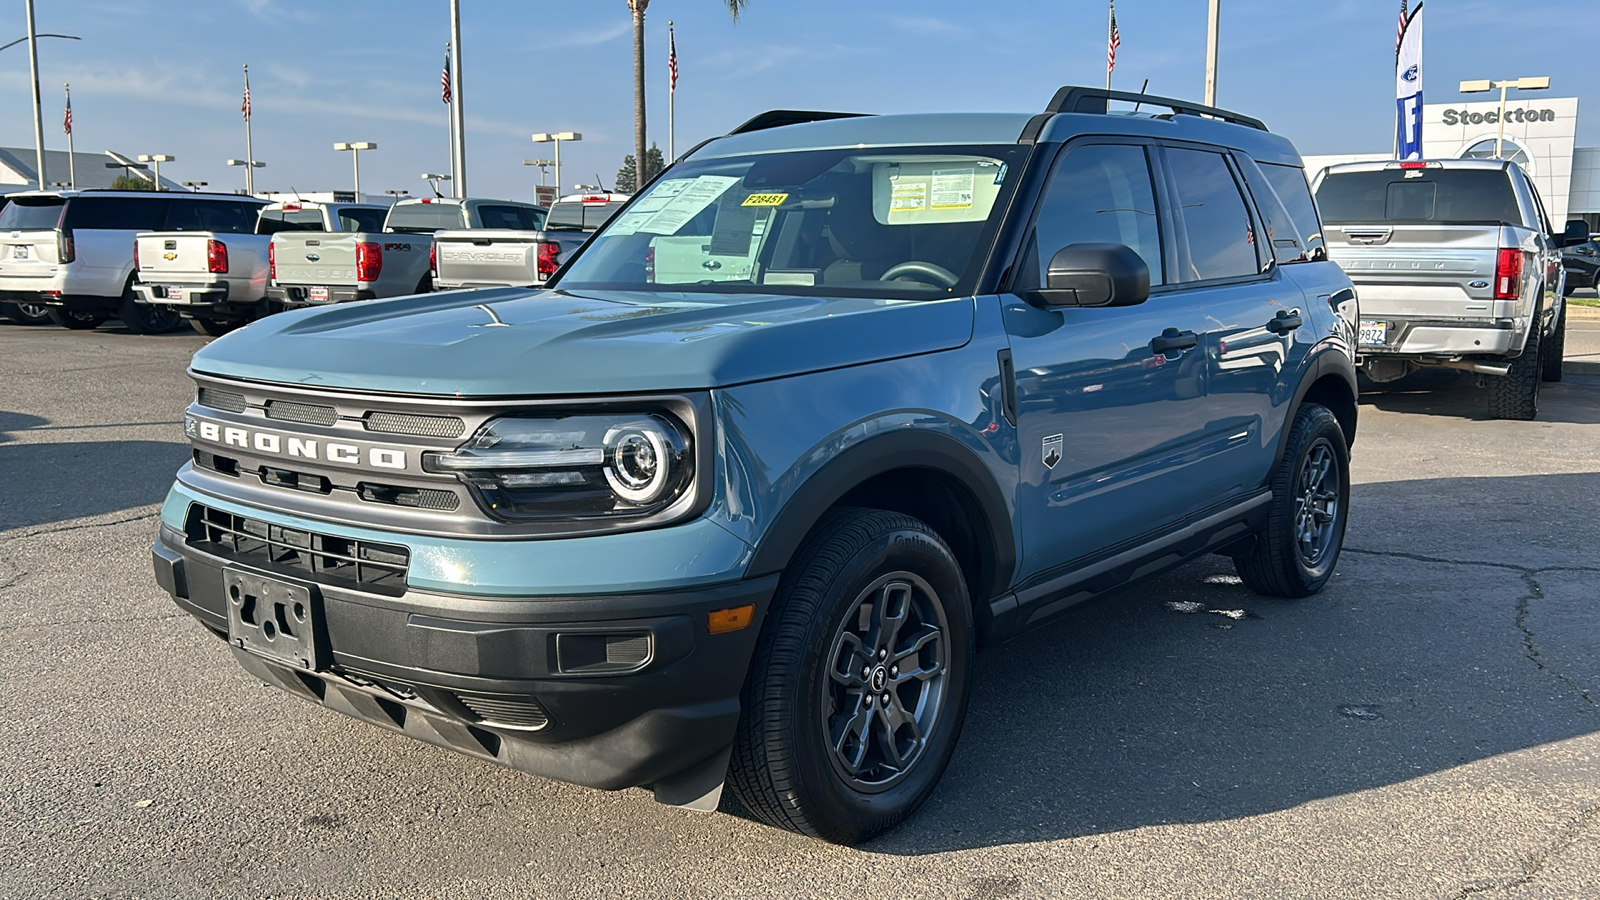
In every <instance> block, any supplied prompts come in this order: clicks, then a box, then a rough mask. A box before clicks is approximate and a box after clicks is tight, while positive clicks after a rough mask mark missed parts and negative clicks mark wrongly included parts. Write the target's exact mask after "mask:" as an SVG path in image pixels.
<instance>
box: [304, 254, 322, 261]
mask: <svg viewBox="0 0 1600 900" xmlns="http://www.w3.org/2000/svg"><path fill="white" fill-rule="evenodd" d="M321 258H322V257H321V256H318V255H317V254H315V253H307V254H306V260H307V261H309V262H316V261H317V260H319V259H321Z"/></svg>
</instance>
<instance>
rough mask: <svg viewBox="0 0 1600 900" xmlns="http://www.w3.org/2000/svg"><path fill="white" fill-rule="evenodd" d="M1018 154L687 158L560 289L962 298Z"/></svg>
mask: <svg viewBox="0 0 1600 900" xmlns="http://www.w3.org/2000/svg"><path fill="white" fill-rule="evenodd" d="M1026 152H1027V148H1025V147H1019V146H1015V145H1012V146H1004V147H985V148H967V147H960V148H950V147H944V148H906V149H881V150H879V149H874V150H857V149H850V150H810V151H803V152H795V153H780V154H770V155H760V156H747V157H735V158H729V159H714V160H706V161H704V162H699V163H696V162H693V161H691V162H687V163H683V164H680V165H677V166H674V167H673V168H672V170H671V171H669V172H667V173H666V174H665V176H663V177H662V178H660V179H658V180H657V181H656V182H654V183H653V184H652V185H651V186H650V188H649V189H648V190H647V191H645V193H643V194H642V195H640V196H639V197H638V199H636V200H635V201H634V202H633V204H632V205H631V206H629V207H628V209H627V211H625V212H624V213H622V214H621V215H619V216H617V217H616V218H614V219H612V220H611V222H610V224H608V225H607V226H606V227H605V228H604V229H603V230H602V231H601V232H600V233H599V234H598V235H596V236H595V237H594V238H593V239H591V240H590V242H589V244H588V246H587V247H586V248H585V249H584V251H583V253H582V255H580V256H578V257H577V258H576V259H574V260H573V262H572V264H571V266H570V268H569V269H568V270H567V271H566V273H565V274H564V275H563V276H562V277H561V279H560V285H559V286H560V287H561V288H563V289H568V290H571V289H585V288H587V289H613V290H616V289H621V290H639V289H646V290H649V289H657V290H658V289H660V288H662V287H664V286H674V287H678V288H683V289H689V290H694V291H704V292H710V293H757V292H771V291H773V290H774V289H775V288H776V289H778V290H781V291H782V292H783V293H788V294H803V295H816V296H857V297H860V296H865V297H889V298H899V299H921V298H937V297H946V296H951V295H955V294H968V293H971V292H972V290H973V286H974V285H975V284H976V283H977V278H978V270H979V268H980V267H981V266H982V264H983V259H984V256H985V251H986V249H987V248H988V246H989V245H990V244H991V243H992V242H993V239H994V233H995V230H996V229H997V228H998V225H999V220H1000V217H1001V215H1002V214H1003V212H1004V209H1005V202H1004V198H1005V197H1006V196H1007V195H1008V194H1009V192H1010V191H1011V190H1012V188H1013V183H1014V182H1015V180H1016V177H1017V176H1016V173H1017V172H1018V170H1019V169H1020V168H1021V165H1020V164H1021V162H1022V159H1023V157H1024V154H1025V153H1026ZM553 218H554V215H553V214H552V219H553Z"/></svg>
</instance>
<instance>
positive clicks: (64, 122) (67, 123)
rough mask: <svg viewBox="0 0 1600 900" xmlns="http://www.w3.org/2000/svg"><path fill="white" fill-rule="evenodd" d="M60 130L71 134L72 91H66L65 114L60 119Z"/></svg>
mask: <svg viewBox="0 0 1600 900" xmlns="http://www.w3.org/2000/svg"><path fill="white" fill-rule="evenodd" d="M61 130H62V131H64V132H66V133H67V134H71V133H72V91H70V90H69V91H67V114H66V115H65V116H63V117H62V118H61Z"/></svg>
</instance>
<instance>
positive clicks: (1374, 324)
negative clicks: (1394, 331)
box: [1356, 319, 1389, 347]
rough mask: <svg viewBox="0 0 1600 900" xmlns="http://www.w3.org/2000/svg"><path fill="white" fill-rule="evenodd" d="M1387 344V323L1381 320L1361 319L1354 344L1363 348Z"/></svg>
mask: <svg viewBox="0 0 1600 900" xmlns="http://www.w3.org/2000/svg"><path fill="white" fill-rule="evenodd" d="M1388 342H1389V323H1388V322H1385V321H1382V320H1381V319H1362V320H1361V326H1360V328H1359V330H1358V331H1357V333H1356V343H1358V344H1363V345H1365V346H1369V347H1374V346H1382V345H1384V344H1387V343H1388Z"/></svg>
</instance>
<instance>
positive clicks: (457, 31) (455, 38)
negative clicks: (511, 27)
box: [450, 0, 467, 197]
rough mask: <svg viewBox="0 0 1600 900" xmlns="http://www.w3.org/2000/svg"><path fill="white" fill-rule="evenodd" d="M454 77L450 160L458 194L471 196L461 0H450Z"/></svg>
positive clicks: (451, 56) (451, 52)
mask: <svg viewBox="0 0 1600 900" xmlns="http://www.w3.org/2000/svg"><path fill="white" fill-rule="evenodd" d="M450 63H451V67H450V78H451V79H452V80H453V81H454V82H455V84H454V86H453V90H451V91H450V125H451V127H452V128H453V129H454V130H455V145H454V148H453V149H452V150H451V151H450V159H451V161H452V162H453V163H454V164H455V165H454V166H453V167H452V168H453V170H454V171H453V172H452V173H451V174H452V175H453V176H454V177H453V178H451V179H450V183H451V184H454V185H455V195H456V196H457V197H465V196H467V114H466V97H465V96H464V94H465V89H466V77H465V74H464V73H463V72H462V71H461V68H462V62H461V0H450Z"/></svg>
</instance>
